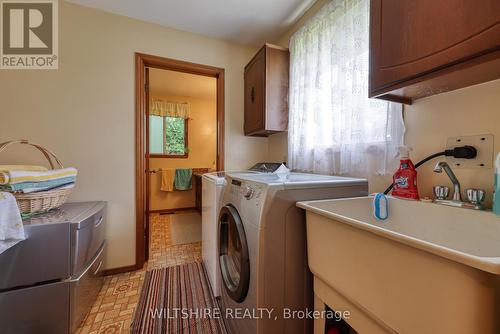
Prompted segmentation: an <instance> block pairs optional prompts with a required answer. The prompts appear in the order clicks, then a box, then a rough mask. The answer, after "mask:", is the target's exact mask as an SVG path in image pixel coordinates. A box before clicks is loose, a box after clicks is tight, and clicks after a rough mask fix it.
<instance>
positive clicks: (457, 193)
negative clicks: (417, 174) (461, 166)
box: [434, 161, 462, 202]
mask: <svg viewBox="0 0 500 334" xmlns="http://www.w3.org/2000/svg"><path fill="white" fill-rule="evenodd" d="M443 169H444V171H445V172H446V174H447V175H448V177H449V178H450V180H451V182H452V183H453V189H454V193H453V201H456V202H462V192H461V189H460V182H458V179H457V177H456V175H455V173H453V171H452V170H451V167H450V165H448V163H447V162H445V161H441V162H438V163H437V164H436V167H434V172H435V173H442V172H443Z"/></svg>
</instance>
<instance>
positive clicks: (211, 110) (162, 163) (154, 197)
mask: <svg viewBox="0 0 500 334" xmlns="http://www.w3.org/2000/svg"><path fill="white" fill-rule="evenodd" d="M215 84H216V83H215V80H214V85H215ZM154 98H160V99H163V100H167V101H177V102H187V103H189V106H190V113H189V118H190V119H189V121H188V122H189V123H188V149H189V154H188V157H187V158H186V159H183V158H179V159H171V158H150V159H149V164H150V165H149V168H150V169H155V170H157V169H160V168H209V169H215V165H216V158H217V100H216V99H212V100H206V99H197V98H192V97H187V96H173V95H162V96H154ZM160 185H161V173H156V174H152V175H151V179H150V202H149V206H150V210H161V209H173V208H188V207H194V206H195V190H194V181H193V189H191V190H185V191H169V192H165V191H161V190H160Z"/></svg>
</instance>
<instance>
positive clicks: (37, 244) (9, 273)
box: [0, 223, 70, 332]
mask: <svg viewBox="0 0 500 334" xmlns="http://www.w3.org/2000/svg"><path fill="white" fill-rule="evenodd" d="M69 231H70V227H69V223H58V224H46V225H43V224H42V225H25V228H24V233H25V236H26V240H23V241H21V242H19V243H18V244H16V245H15V246H13V247H11V248H9V249H7V250H6V251H5V252H3V253H2V254H0V268H1V269H0V290H4V289H11V288H14V287H19V286H28V285H33V284H35V283H40V282H46V281H52V280H56V279H61V278H67V277H69V276H70V257H69V249H70V243H69V234H70V232H69ZM0 332H1V329H0Z"/></svg>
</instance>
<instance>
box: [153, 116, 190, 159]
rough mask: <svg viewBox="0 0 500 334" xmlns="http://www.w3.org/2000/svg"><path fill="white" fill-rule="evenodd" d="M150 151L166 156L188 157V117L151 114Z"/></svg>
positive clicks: (154, 154) (156, 154) (155, 154)
mask: <svg viewBox="0 0 500 334" xmlns="http://www.w3.org/2000/svg"><path fill="white" fill-rule="evenodd" d="M149 153H150V155H152V156H157V157H166V158H187V157H188V119H187V118H182V117H169V116H155V115H150V116H149Z"/></svg>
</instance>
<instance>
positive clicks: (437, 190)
mask: <svg viewBox="0 0 500 334" xmlns="http://www.w3.org/2000/svg"><path fill="white" fill-rule="evenodd" d="M449 194H450V188H448V187H447V186H435V187H434V197H436V199H438V200H445V199H447V198H448V195H449Z"/></svg>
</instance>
